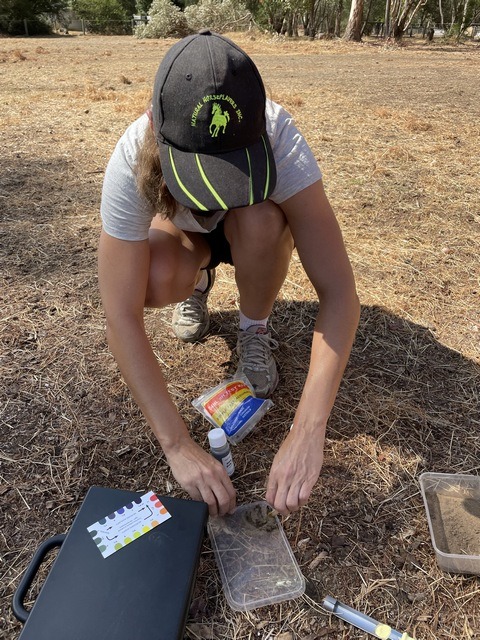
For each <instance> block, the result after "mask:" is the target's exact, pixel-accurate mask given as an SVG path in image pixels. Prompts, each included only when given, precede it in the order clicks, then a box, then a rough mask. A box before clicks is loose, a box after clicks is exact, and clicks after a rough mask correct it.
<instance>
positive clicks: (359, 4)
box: [343, 0, 363, 42]
mask: <svg viewBox="0 0 480 640" xmlns="http://www.w3.org/2000/svg"><path fill="white" fill-rule="evenodd" d="M362 21H363V0H352V6H351V8H350V17H349V18H348V24H347V28H346V29H345V33H344V34H343V37H344V39H345V40H353V41H354V42H360V41H361V39H362Z"/></svg>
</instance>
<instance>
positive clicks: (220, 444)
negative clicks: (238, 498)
mask: <svg viewBox="0 0 480 640" xmlns="http://www.w3.org/2000/svg"><path fill="white" fill-rule="evenodd" d="M208 441H209V443H210V451H211V453H212V456H213V457H214V458H216V459H217V460H219V461H220V462H221V463H222V464H223V466H224V467H225V471H226V472H227V473H228V475H229V476H231V475H233V473H234V471H235V465H234V463H233V458H232V452H231V451H230V445H229V444H228V442H227V436H226V434H225V431H224V430H223V429H212V430H211V431H209V432H208Z"/></svg>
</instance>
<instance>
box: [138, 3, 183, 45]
mask: <svg viewBox="0 0 480 640" xmlns="http://www.w3.org/2000/svg"><path fill="white" fill-rule="evenodd" d="M148 15H149V16H150V21H149V22H147V24H142V25H140V26H138V27H136V29H135V36H136V37H137V38H169V37H174V38H175V37H178V38H183V37H184V36H186V35H188V34H189V33H190V31H189V28H188V25H187V20H186V18H185V15H184V14H183V12H182V11H181V9H180V8H179V7H177V5H175V4H173V2H170V0H153V2H152V6H151V7H150V10H149V12H148Z"/></svg>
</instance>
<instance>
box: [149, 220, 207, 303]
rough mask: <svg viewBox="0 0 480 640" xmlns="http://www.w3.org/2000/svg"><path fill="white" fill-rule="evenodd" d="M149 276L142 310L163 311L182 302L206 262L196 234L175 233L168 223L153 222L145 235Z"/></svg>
mask: <svg viewBox="0 0 480 640" xmlns="http://www.w3.org/2000/svg"><path fill="white" fill-rule="evenodd" d="M149 240H150V275H149V280H148V287H147V295H146V300H145V306H147V307H165V306H166V305H168V304H172V303H174V302H181V301H182V300H186V299H187V298H188V297H189V296H190V295H191V294H192V292H193V290H194V288H195V284H196V282H197V280H198V277H199V275H200V269H202V268H203V267H205V266H206V265H207V264H208V262H209V260H210V248H209V247H208V244H207V243H206V242H205V240H204V238H202V234H200V233H188V232H185V231H181V230H180V229H177V228H176V227H175V226H174V225H173V223H172V222H170V221H169V220H162V219H160V218H159V217H155V218H154V219H153V223H152V226H151V229H150V234H149Z"/></svg>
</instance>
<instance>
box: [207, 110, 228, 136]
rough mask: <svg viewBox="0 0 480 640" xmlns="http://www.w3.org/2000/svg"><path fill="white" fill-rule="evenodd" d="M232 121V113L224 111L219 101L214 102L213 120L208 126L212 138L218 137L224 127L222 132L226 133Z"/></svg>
mask: <svg viewBox="0 0 480 640" xmlns="http://www.w3.org/2000/svg"><path fill="white" fill-rule="evenodd" d="M229 121H230V114H229V113H228V111H226V110H225V111H222V107H221V106H220V105H219V104H218V102H214V103H213V105H212V121H211V122H210V127H209V128H208V130H209V132H210V135H211V136H212V138H217V137H218V132H219V131H220V129H223V131H222V133H225V128H226V126H227V124H228V122H229Z"/></svg>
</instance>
